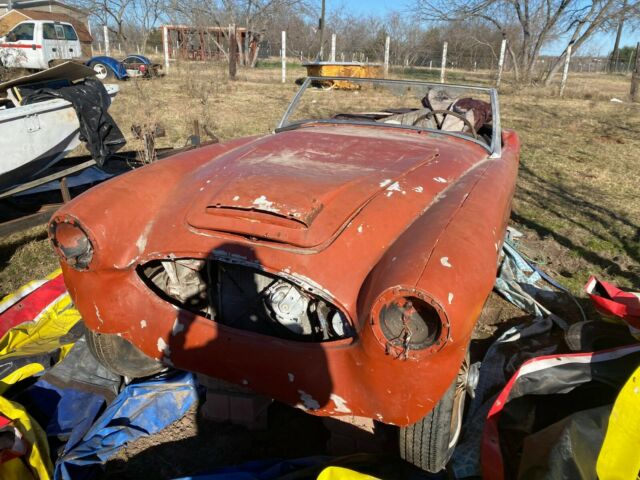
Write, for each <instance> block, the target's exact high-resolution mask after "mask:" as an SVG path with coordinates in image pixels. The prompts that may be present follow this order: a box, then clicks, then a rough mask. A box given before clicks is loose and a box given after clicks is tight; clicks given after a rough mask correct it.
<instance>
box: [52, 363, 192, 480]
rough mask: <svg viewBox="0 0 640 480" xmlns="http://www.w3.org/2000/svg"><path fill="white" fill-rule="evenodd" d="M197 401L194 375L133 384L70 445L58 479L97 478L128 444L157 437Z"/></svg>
mask: <svg viewBox="0 0 640 480" xmlns="http://www.w3.org/2000/svg"><path fill="white" fill-rule="evenodd" d="M197 399H198V393H197V384H196V380H195V377H194V376H193V375H192V374H191V373H182V372H181V373H177V374H173V375H172V376H170V377H166V378H162V377H161V378H158V377H156V378H153V379H151V380H147V381H141V382H136V383H131V384H129V385H128V386H126V387H125V388H124V389H123V390H122V391H121V392H120V394H119V395H118V396H117V397H116V399H115V400H114V401H113V402H112V403H111V404H110V405H109V407H108V408H107V409H106V410H105V411H104V413H103V414H102V415H101V416H100V417H99V418H98V419H97V420H96V421H95V422H94V424H93V425H92V426H91V428H90V429H89V431H88V432H87V433H86V434H85V435H84V436H83V437H82V438H81V439H80V440H79V441H77V442H71V441H70V442H68V443H67V445H66V447H65V450H64V453H63V455H62V456H61V457H60V459H59V460H58V462H57V463H56V466H55V473H54V479H58V480H63V479H64V480H71V479H73V480H78V479H85V478H87V479H88V478H94V477H95V476H96V474H97V471H98V470H99V469H100V464H102V463H104V462H106V461H107V460H109V458H111V457H112V456H113V455H115V453H116V452H117V451H118V450H119V449H120V448H121V447H122V446H124V444H125V443H128V442H132V441H133V440H136V439H137V438H139V437H142V436H146V435H151V434H154V433H157V432H159V431H160V430H162V429H164V428H165V427H167V426H169V425H170V424H172V423H173V422H175V421H177V420H179V419H180V418H182V417H183V416H184V414H185V413H186V412H187V410H189V408H191V406H192V405H194V404H195V403H196V402H197Z"/></svg>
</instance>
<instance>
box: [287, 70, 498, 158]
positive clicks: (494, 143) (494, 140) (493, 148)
mask: <svg viewBox="0 0 640 480" xmlns="http://www.w3.org/2000/svg"><path fill="white" fill-rule="evenodd" d="M327 80H336V81H347V82H353V83H364V82H366V83H373V84H391V85H413V86H417V85H420V86H427V87H439V88H447V87H450V88H456V89H465V90H472V91H476V92H481V93H485V94H488V95H489V98H490V102H491V110H492V112H493V122H492V135H491V145H487V144H486V143H485V142H482V141H480V140H476V139H474V138H471V137H469V136H467V135H463V134H461V133H456V132H443V131H442V130H435V129H431V128H422V127H415V126H409V125H393V124H384V127H390V128H401V129H405V130H418V131H425V130H426V131H429V132H435V133H440V134H444V135H450V136H454V137H458V138H462V139H464V140H468V141H471V142H474V143H477V144H478V145H481V146H482V147H483V148H485V149H486V150H487V151H488V152H489V153H490V154H491V158H500V157H501V156H502V127H501V124H500V105H499V102H498V92H497V90H496V89H495V88H491V87H479V86H475V85H456V84H451V83H433V82H421V81H417V80H389V79H382V78H351V77H307V78H306V79H305V81H304V82H303V83H302V86H301V87H300V89H299V90H298V92H297V93H296V94H295V96H294V97H293V99H292V100H291V103H289V106H288V107H287V110H286V111H285V113H284V115H283V116H282V119H281V120H280V122H279V123H278V125H277V127H276V130H275V131H276V132H279V131H283V130H290V129H293V128H296V127H297V126H300V125H302V124H304V123H309V122H311V121H310V120H300V121H298V122H293V123H288V121H289V117H290V116H291V113H292V112H293V111H294V110H295V109H296V107H297V106H298V103H300V99H301V98H302V94H303V93H304V92H305V90H306V89H307V88H308V87H309V85H311V84H312V83H313V82H320V81H323V82H326V81H327ZM312 122H313V123H335V124H346V125H363V126H371V122H359V121H354V120H334V119H321V120H313V121H312Z"/></svg>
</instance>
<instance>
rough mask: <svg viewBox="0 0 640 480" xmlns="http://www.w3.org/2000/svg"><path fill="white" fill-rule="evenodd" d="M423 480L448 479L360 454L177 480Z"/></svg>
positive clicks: (262, 463)
mask: <svg viewBox="0 0 640 480" xmlns="http://www.w3.org/2000/svg"><path fill="white" fill-rule="evenodd" d="M380 478H384V479H385V480H424V479H425V478H430V479H434V480H435V479H444V478H447V477H446V474H445V473H442V474H435V475H433V474H427V473H426V472H424V471H422V470H419V469H418V468H416V467H414V466H412V465H410V464H408V463H406V462H403V461H402V460H400V459H399V458H398V457H397V456H388V457H386V456H382V455H372V454H364V453H358V454H355V455H348V456H345V457H333V458H332V457H326V456H316V457H306V458H299V459H294V460H258V461H252V462H247V463H244V464H242V465H237V466H233V467H221V468H216V469H213V470H211V471H209V472H206V473H201V474H197V475H193V476H189V477H183V478H181V479H178V480H275V479H278V480H316V479H317V480H376V479H380Z"/></svg>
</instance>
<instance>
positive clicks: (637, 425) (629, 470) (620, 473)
mask: <svg viewBox="0 0 640 480" xmlns="http://www.w3.org/2000/svg"><path fill="white" fill-rule="evenodd" d="M596 472H597V473H598V478H600V480H635V479H637V478H640V476H639V474H640V367H638V368H637V369H636V371H635V372H633V375H631V377H630V378H629V380H627V383H626V384H625V385H624V387H622V390H621V391H620V394H619V395H618V398H617V399H616V402H615V403H614V405H613V410H612V411H611V415H610V416H609V425H608V426H607V434H606V436H605V437H604V442H603V443H602V448H601V449H600V454H599V455H598V463H597V464H596Z"/></svg>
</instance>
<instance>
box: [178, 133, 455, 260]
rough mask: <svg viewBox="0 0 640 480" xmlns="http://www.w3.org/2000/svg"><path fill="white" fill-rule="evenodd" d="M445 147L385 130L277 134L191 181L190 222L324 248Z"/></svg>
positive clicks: (232, 154) (194, 225) (420, 136)
mask: <svg viewBox="0 0 640 480" xmlns="http://www.w3.org/2000/svg"><path fill="white" fill-rule="evenodd" d="M462 142H465V141H464V140H462ZM437 145H438V144H437V142H435V141H433V139H432V140H431V141H426V139H425V135H424V134H421V133H418V132H413V131H412V132H406V133H405V132H395V131H389V130H387V129H382V128H380V127H312V128H302V129H299V130H294V131H287V132H280V133H277V134H274V135H269V136H266V137H263V138H260V139H257V140H256V141H254V142H252V143H251V144H249V145H245V146H244V147H242V148H239V149H236V150H233V151H231V152H228V153H226V154H223V155H222V156H220V157H218V158H216V159H214V160H213V161H211V162H209V163H208V164H207V165H205V166H203V167H202V168H200V169H199V170H198V172H197V173H196V174H195V178H193V177H191V178H189V179H188V180H187V181H188V183H189V184H190V186H192V187H191V188H192V191H193V195H194V197H195V198H194V200H193V203H192V204H191V207H190V208H189V210H188V212H187V223H188V224H189V225H190V226H191V227H192V228H195V229H199V230H205V231H217V232H227V233H233V234H239V235H243V236H246V237H249V238H253V239H260V240H267V241H272V242H279V243H284V244H289V245H294V246H298V247H305V248H309V247H316V246H318V245H320V244H323V243H325V242H327V241H329V240H331V239H332V238H333V237H335V236H336V235H337V234H339V232H340V230H341V229H342V228H344V226H345V225H347V224H348V222H349V221H350V220H351V219H352V218H353V217H354V216H355V215H357V214H358V212H359V211H360V210H361V209H362V208H364V207H365V206H366V205H367V203H368V202H370V201H371V199H372V198H374V197H375V196H377V195H383V194H387V195H390V193H389V192H393V191H394V190H399V187H398V183H397V181H398V180H399V178H400V177H403V176H404V175H406V174H408V173H409V172H411V171H413V170H415V169H417V168H419V167H421V166H424V165H428V164H430V163H432V162H436V163H437V159H438V157H439V150H438V147H437ZM190 186H186V185H185V186H184V189H188V188H190Z"/></svg>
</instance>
